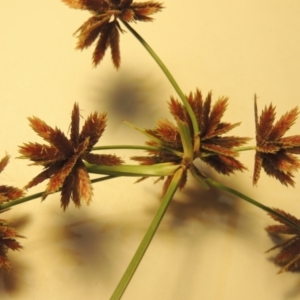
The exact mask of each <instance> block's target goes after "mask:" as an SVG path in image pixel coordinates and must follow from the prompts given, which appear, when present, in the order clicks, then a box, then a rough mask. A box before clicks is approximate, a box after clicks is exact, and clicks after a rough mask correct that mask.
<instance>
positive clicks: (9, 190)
mask: <svg viewBox="0 0 300 300" xmlns="http://www.w3.org/2000/svg"><path fill="white" fill-rule="evenodd" d="M8 162H9V155H5V156H4V157H3V158H2V159H1V160H0V173H1V172H2V171H3V170H4V168H5V167H6V166H7V164H8ZM23 195H24V191H23V190H21V189H19V188H16V187H13V186H8V185H0V204H2V203H4V202H8V201H11V200H14V199H18V198H20V197H22V196H23Z"/></svg>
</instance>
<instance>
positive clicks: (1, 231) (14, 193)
mask: <svg viewBox="0 0 300 300" xmlns="http://www.w3.org/2000/svg"><path fill="white" fill-rule="evenodd" d="M8 161H9V156H8V155H5V156H4V157H3V158H2V159H1V161H0V172H2V171H3V170H4V168H5V167H6V165H7V164H8ZM23 194H24V192H23V190H21V189H18V188H16V187H13V186H7V185H0V204H2V203H5V202H8V201H11V200H14V199H18V198H20V197H22V196H23ZM0 212H4V210H2V211H0ZM17 237H21V236H20V235H18V234H17V232H16V230H15V229H14V228H13V227H11V226H9V225H8V223H7V222H6V221H5V220H3V219H0V269H2V268H4V269H7V270H8V269H10V261H9V259H8V257H7V251H8V250H9V249H11V250H20V249H21V248H22V246H21V245H20V244H19V242H17V241H16V240H15V238H17Z"/></svg>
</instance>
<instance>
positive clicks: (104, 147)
mask: <svg viewBox="0 0 300 300" xmlns="http://www.w3.org/2000/svg"><path fill="white" fill-rule="evenodd" d="M118 149H122V150H124V149H129V150H147V151H161V148H158V147H154V146H138V145H110V146H97V147H93V148H92V150H93V151H96V150H118ZM166 151H167V150H166Z"/></svg>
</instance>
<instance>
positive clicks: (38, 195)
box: [0, 176, 117, 210]
mask: <svg viewBox="0 0 300 300" xmlns="http://www.w3.org/2000/svg"><path fill="white" fill-rule="evenodd" d="M116 177H117V176H105V177H100V178H95V179H92V180H91V182H92V183H96V182H100V181H104V180H108V179H112V178H116ZM57 192H60V190H58V191H57ZM43 194H44V192H40V193H36V194H33V195H30V196H26V197H22V198H19V199H16V200H12V201H9V202H6V203H3V204H1V205H0V210H4V209H7V208H10V207H13V206H15V205H18V204H21V203H24V202H27V201H30V200H34V199H38V198H41V197H42V196H43Z"/></svg>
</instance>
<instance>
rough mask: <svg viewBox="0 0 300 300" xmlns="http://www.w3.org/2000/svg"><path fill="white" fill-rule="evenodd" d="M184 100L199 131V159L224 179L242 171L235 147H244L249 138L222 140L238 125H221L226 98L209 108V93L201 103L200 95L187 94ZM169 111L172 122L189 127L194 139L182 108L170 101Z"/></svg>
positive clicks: (199, 93)
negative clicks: (190, 109) (187, 103)
mask: <svg viewBox="0 0 300 300" xmlns="http://www.w3.org/2000/svg"><path fill="white" fill-rule="evenodd" d="M187 100H188V102H189V104H190V106H191V108H192V110H193V111H194V113H195V116H196V119H197V122H198V126H199V129H200V149H199V153H200V155H199V157H200V159H201V160H203V161H204V162H205V163H207V164H209V165H210V166H211V167H213V168H214V169H215V170H216V171H217V172H219V173H222V174H226V175H229V174H231V173H234V172H235V171H243V170H245V169H246V168H245V166H244V165H243V164H242V163H241V162H239V161H238V160H237V159H236V156H237V152H236V151H235V150H234V147H239V146H241V145H243V144H245V143H246V142H247V141H248V140H249V138H246V137H236V136H223V135H224V134H225V133H227V132H228V131H230V130H231V129H233V128H235V127H236V126H238V125H240V123H234V124H231V123H226V122H222V121H221V119H222V117H223V115H224V113H225V111H226V108H227V103H228V98H226V97H221V98H219V99H218V100H217V101H216V103H215V104H214V105H212V94H211V93H208V95H207V97H206V98H205V100H204V99H203V98H202V94H201V92H200V91H199V90H197V91H196V92H195V93H190V94H189V95H188V96H187ZM169 107H170V111H171V113H172V115H173V116H174V117H175V118H178V119H180V120H181V121H183V122H186V123H188V124H189V127H190V132H191V133H192V136H194V132H193V126H192V122H191V119H190V117H189V115H188V112H187V109H186V108H185V106H184V105H183V104H182V103H180V102H179V101H178V100H175V99H174V98H171V102H170V104H169ZM195 158H196V157H195Z"/></svg>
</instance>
